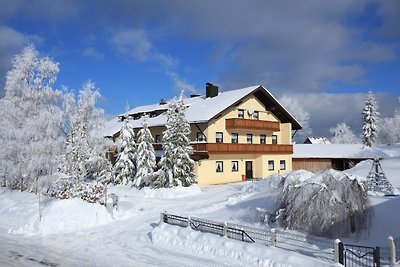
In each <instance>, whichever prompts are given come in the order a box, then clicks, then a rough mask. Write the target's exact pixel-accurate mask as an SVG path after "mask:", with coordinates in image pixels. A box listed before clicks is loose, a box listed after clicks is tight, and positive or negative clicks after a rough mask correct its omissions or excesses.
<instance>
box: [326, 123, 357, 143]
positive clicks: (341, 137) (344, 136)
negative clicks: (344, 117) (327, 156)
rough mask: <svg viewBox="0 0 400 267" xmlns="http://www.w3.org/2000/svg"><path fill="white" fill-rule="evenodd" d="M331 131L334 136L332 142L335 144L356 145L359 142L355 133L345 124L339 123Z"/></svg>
mask: <svg viewBox="0 0 400 267" xmlns="http://www.w3.org/2000/svg"><path fill="white" fill-rule="evenodd" d="M329 131H330V132H331V133H332V135H333V137H332V140H331V142H332V143H333V144H356V143H357V142H359V141H358V139H357V137H356V136H355V134H354V133H353V131H352V130H351V129H350V127H349V126H347V124H346V123H345V122H342V123H338V124H337V125H336V126H335V127H333V128H331V129H330V130H329Z"/></svg>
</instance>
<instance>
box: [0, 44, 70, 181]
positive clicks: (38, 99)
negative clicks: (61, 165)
mask: <svg viewBox="0 0 400 267" xmlns="http://www.w3.org/2000/svg"><path fill="white" fill-rule="evenodd" d="M12 64H13V67H12V70H10V71H9V72H8V73H7V76H6V85H5V96H4V97H3V98H2V99H1V100H0V116H1V118H2V121H1V125H0V146H1V147H2V153H0V157H1V160H0V162H1V169H2V172H3V173H5V174H6V179H7V181H8V182H7V183H8V185H9V186H10V187H12V188H15V187H19V188H21V189H25V188H27V187H31V186H32V185H33V182H34V181H35V180H36V179H37V178H38V177H40V176H44V175H49V174H51V173H52V172H53V171H54V170H56V167H57V160H56V159H57V156H58V155H59V154H60V153H61V149H62V143H63V137H62V134H61V125H62V120H63V116H62V110H61V107H60V99H61V92H60V91H57V90H54V89H53V88H52V87H53V85H54V83H55V81H56V78H57V74H58V71H59V67H58V63H56V62H54V61H53V60H52V59H50V58H48V57H40V55H39V53H38V51H37V50H36V49H35V47H34V46H32V45H31V46H27V47H25V48H24V49H23V50H22V52H21V53H20V54H18V55H16V56H15V57H14V59H13V62H12Z"/></svg>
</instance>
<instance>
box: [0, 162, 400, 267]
mask: <svg viewBox="0 0 400 267" xmlns="http://www.w3.org/2000/svg"><path fill="white" fill-rule="evenodd" d="M370 164H371V162H368V161H366V162H362V163H360V164H359V165H358V166H356V167H355V168H354V169H352V170H349V171H348V173H349V174H353V175H364V173H365V174H366V173H368V171H369V169H370V166H371V165H370ZM382 166H383V169H384V171H386V172H387V175H388V178H389V180H390V181H391V182H392V184H393V185H394V186H395V187H397V188H399V187H400V177H399V176H400V175H399V174H400V158H396V157H394V158H390V159H387V160H383V161H382ZM109 191H111V192H114V193H116V194H117V195H118V196H119V199H120V203H119V204H120V205H119V211H118V212H116V213H114V217H115V218H114V219H112V218H111V216H110V214H109V213H107V211H106V209H105V207H104V206H101V205H98V204H88V203H85V202H83V201H80V200H77V199H72V200H57V199H53V198H48V197H43V196H41V200H40V214H41V220H39V198H38V196H37V195H34V194H30V193H25V192H18V191H10V190H8V189H5V188H0V203H1V205H0V218H1V220H0V266H339V265H337V264H334V263H333V262H328V261H324V260H322V259H317V258H312V257H309V256H306V255H302V254H298V253H295V252H292V251H286V250H283V249H279V248H274V247H269V246H264V245H260V244H250V243H242V242H239V241H235V240H232V239H227V238H224V237H220V236H218V235H213V234H208V233H201V232H197V231H194V230H192V229H190V228H183V227H179V226H172V225H167V224H164V223H160V213H161V212H164V211H167V212H169V213H172V214H177V215H182V216H196V217H199V218H204V219H211V220H216V221H222V222H223V221H228V222H233V223H239V224H246V225H251V226H255V227H265V228H266V227H267V226H265V225H264V224H263V223H262V222H261V220H260V214H259V212H258V211H257V210H260V209H263V210H264V209H266V210H270V209H272V208H273V207H274V205H275V202H276V197H277V196H276V193H274V189H273V188H271V187H268V182H267V181H266V180H264V181H259V182H254V183H252V182H244V183H237V184H229V185H218V186H202V187H199V186H191V187H189V188H181V187H177V188H172V189H158V190H150V189H146V188H145V189H143V190H136V189H133V188H130V187H129V186H117V187H112V188H109ZM370 203H371V209H373V211H374V215H373V220H372V225H371V228H370V229H368V230H366V231H365V232H364V233H361V234H359V235H357V236H352V237H349V238H347V239H346V240H344V241H346V242H351V243H353V244H363V245H371V246H386V243H387V237H388V235H392V236H394V237H400V227H399V225H400V213H399V212H398V210H399V208H400V197H398V198H396V197H391V198H390V197H389V198H388V197H386V198H385V197H380V196H370Z"/></svg>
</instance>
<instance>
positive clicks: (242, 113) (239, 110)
mask: <svg viewBox="0 0 400 267" xmlns="http://www.w3.org/2000/svg"><path fill="white" fill-rule="evenodd" d="M238 118H240V119H244V109H238Z"/></svg>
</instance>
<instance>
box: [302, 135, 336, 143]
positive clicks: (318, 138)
mask: <svg viewBox="0 0 400 267" xmlns="http://www.w3.org/2000/svg"><path fill="white" fill-rule="evenodd" d="M330 143H331V142H330V141H329V139H328V138H326V137H321V136H313V137H311V136H310V137H307V139H306V140H305V141H304V144H330Z"/></svg>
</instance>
